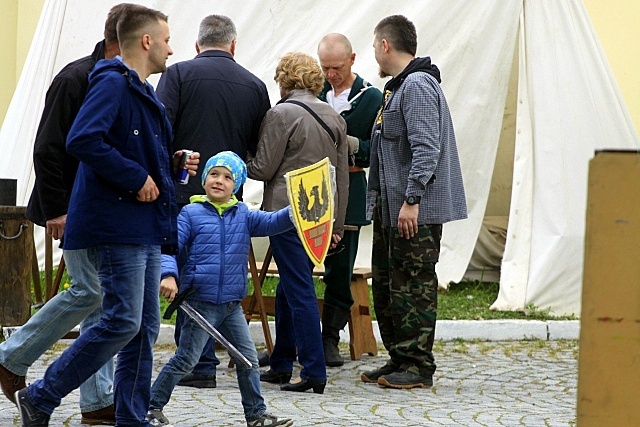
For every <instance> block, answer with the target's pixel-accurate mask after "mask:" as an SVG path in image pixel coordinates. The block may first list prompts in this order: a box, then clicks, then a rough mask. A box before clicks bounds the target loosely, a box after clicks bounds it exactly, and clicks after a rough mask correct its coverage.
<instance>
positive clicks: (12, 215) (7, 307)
mask: <svg viewBox="0 0 640 427" xmlns="http://www.w3.org/2000/svg"><path fill="white" fill-rule="evenodd" d="M25 212H26V208H25V207H22V206H0V325H2V326H19V325H23V324H24V323H26V321H27V320H29V316H30V315H31V266H32V258H33V223H31V222H30V221H27V219H26V218H25V216H24V213H25Z"/></svg>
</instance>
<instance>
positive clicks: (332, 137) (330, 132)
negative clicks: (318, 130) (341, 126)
mask: <svg viewBox="0 0 640 427" xmlns="http://www.w3.org/2000/svg"><path fill="white" fill-rule="evenodd" d="M285 103H290V104H296V105H299V106H301V107H302V108H304V109H305V110H307V111H308V112H309V114H311V115H312V116H313V118H314V119H316V120H317V121H318V123H320V126H322V127H323V128H324V130H326V131H327V133H328V134H329V136H330V137H331V140H332V141H333V145H335V146H337V145H338V141H336V136H335V135H334V133H333V131H332V130H331V128H330V127H329V125H327V124H326V123H325V122H324V120H322V119H321V118H320V116H318V115H317V114H316V112H315V111H313V110H312V109H311V107H309V106H308V105H307V104H305V103H304V102H300V101H294V100H292V99H290V100H288V101H285Z"/></svg>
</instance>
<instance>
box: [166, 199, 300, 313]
mask: <svg viewBox="0 0 640 427" xmlns="http://www.w3.org/2000/svg"><path fill="white" fill-rule="evenodd" d="M289 210H290V207H289V206H287V207H285V208H283V209H281V210H279V211H276V212H264V211H252V210H249V208H248V207H247V205H245V204H244V203H242V202H238V204H237V205H235V206H231V207H229V208H227V209H226V210H225V211H224V212H223V214H222V215H220V214H219V213H218V211H217V210H216V208H215V207H214V206H213V205H212V204H211V203H208V202H204V203H202V202H195V203H191V204H189V205H187V206H185V207H184V208H182V210H181V211H180V215H178V256H177V257H174V256H170V255H163V256H162V277H163V278H164V277H167V276H174V277H176V280H177V282H178V287H179V290H180V292H183V291H184V290H185V289H187V288H190V287H194V288H195V290H196V291H195V293H194V294H192V295H191V296H190V297H189V299H193V300H197V301H207V302H211V303H214V304H222V303H226V302H231V301H240V300H242V298H244V297H245V296H246V295H247V274H248V264H249V245H250V243H251V237H258V236H272V235H274V234H279V233H282V232H284V231H287V230H290V229H292V228H293V223H292V222H291V219H290V218H289ZM178 272H180V274H179V275H178Z"/></svg>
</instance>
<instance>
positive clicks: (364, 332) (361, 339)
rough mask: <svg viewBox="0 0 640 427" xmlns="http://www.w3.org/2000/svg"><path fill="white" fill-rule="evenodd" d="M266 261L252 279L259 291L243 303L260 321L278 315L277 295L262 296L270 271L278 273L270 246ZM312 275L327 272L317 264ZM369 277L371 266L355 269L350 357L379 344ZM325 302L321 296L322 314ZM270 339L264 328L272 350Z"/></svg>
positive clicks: (373, 351) (371, 350)
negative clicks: (376, 336)
mask: <svg viewBox="0 0 640 427" xmlns="http://www.w3.org/2000/svg"><path fill="white" fill-rule="evenodd" d="M265 262H268V265H267V266H266V267H265V265H264V263H262V262H256V263H255V268H256V269H257V270H258V271H259V272H260V273H258V276H259V277H255V278H254V280H253V282H254V289H256V290H257V291H258V292H257V293H256V292H254V294H253V295H249V296H247V297H246V298H245V299H244V300H243V302H242V306H243V308H244V310H245V315H246V316H247V320H250V319H256V318H258V317H257V316H260V319H261V320H262V318H263V317H266V315H269V316H275V297H273V296H264V295H262V288H261V285H262V282H263V280H264V277H265V276H266V275H267V274H268V275H277V274H278V268H277V267H276V265H275V264H272V263H271V249H269V250H268V251H267V255H266V256H265ZM250 268H251V267H250ZM313 275H314V276H318V277H322V276H323V275H324V269H323V268H317V267H316V268H314V270H313ZM252 276H253V274H252ZM370 278H371V270H370V269H368V268H355V269H354V270H353V276H352V278H351V295H352V296H353V301H354V303H353V305H352V306H351V314H350V316H349V337H350V341H349V351H350V353H351V360H360V357H361V355H362V354H365V353H367V354H370V355H371V356H375V355H376V354H378V345H377V343H376V339H375V336H374V335H373V326H372V324H371V322H372V319H371V310H370V308H369V283H368V281H367V280H368V279H370ZM256 283H258V286H256ZM256 295H260V297H256ZM258 299H261V300H262V304H260V302H259V301H257V300H258ZM322 303H323V300H322V299H318V308H319V309H320V313H321V314H322ZM259 305H262V306H263V307H264V313H260V310H259V309H258V308H257V307H258V306H259ZM264 328H265V324H264V321H263V329H264ZM267 329H268V326H267ZM270 340H271V333H270V332H267V331H265V341H266V344H267V349H268V351H269V353H271V350H272V348H273V347H272V344H271V343H270V342H269V341H270Z"/></svg>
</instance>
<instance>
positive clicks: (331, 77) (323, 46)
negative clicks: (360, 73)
mask: <svg viewBox="0 0 640 427" xmlns="http://www.w3.org/2000/svg"><path fill="white" fill-rule="evenodd" d="M318 59H319V60H320V66H321V67H322V72H323V73H324V77H325V78H326V79H327V81H328V82H329V83H330V84H331V86H332V87H333V90H334V92H335V94H336V95H337V94H339V93H341V92H342V91H344V90H347V89H350V88H351V85H352V84H353V82H354V81H355V79H356V75H355V74H354V73H353V72H352V71H351V66H352V65H353V62H354V61H355V59H356V54H355V53H353V49H352V48H351V42H349V39H348V38H346V37H345V36H343V35H342V34H338V33H331V34H327V35H326V36H324V37H323V38H322V40H320V43H318Z"/></svg>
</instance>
